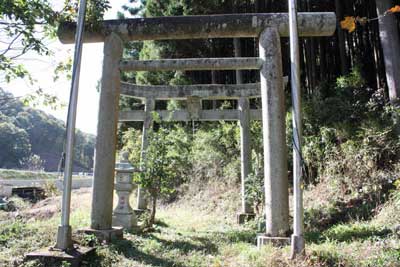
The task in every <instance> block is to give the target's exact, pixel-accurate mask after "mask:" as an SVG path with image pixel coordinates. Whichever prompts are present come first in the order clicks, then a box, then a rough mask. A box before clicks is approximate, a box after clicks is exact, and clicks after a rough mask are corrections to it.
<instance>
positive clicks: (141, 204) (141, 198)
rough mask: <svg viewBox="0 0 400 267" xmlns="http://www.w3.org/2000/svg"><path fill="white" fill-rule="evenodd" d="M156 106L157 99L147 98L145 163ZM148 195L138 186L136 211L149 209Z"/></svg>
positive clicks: (143, 151) (143, 140)
mask: <svg viewBox="0 0 400 267" xmlns="http://www.w3.org/2000/svg"><path fill="white" fill-rule="evenodd" d="M155 106H156V102H155V99H154V98H152V97H149V98H146V100H145V106H144V120H143V130H142V149H141V153H140V160H141V161H142V162H144V161H145V160H146V151H147V147H148V146H149V138H148V137H149V131H150V130H151V128H152V127H153V117H152V112H153V111H154V109H155ZM147 202H148V201H147V194H146V192H145V190H144V189H143V188H142V187H141V186H138V191H137V206H136V210H138V211H139V212H141V211H143V210H146V209H147Z"/></svg>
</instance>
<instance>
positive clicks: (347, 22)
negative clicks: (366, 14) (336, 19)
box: [340, 16, 356, 32]
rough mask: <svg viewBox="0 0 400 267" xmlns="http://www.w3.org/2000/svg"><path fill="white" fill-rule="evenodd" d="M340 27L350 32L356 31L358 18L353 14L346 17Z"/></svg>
mask: <svg viewBox="0 0 400 267" xmlns="http://www.w3.org/2000/svg"><path fill="white" fill-rule="evenodd" d="M340 27H341V28H342V29H344V30H348V31H349V32H354V31H355V29H356V18H355V17H352V16H346V17H344V20H342V21H341V22H340Z"/></svg>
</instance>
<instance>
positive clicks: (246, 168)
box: [233, 38, 255, 224]
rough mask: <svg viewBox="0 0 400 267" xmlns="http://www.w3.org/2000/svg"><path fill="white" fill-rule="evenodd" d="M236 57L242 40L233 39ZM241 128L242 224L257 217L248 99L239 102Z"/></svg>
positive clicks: (239, 75)
mask: <svg viewBox="0 0 400 267" xmlns="http://www.w3.org/2000/svg"><path fill="white" fill-rule="evenodd" d="M233 46H234V50H235V51H234V52H235V57H236V58H238V57H241V56H242V55H241V46H240V39H239V38H234V39H233ZM236 84H243V73H242V71H241V70H236ZM238 109H239V127H240V181H241V186H240V191H241V195H242V210H241V212H240V213H239V214H238V215H237V222H238V223H239V224H242V223H244V222H246V221H248V220H250V219H252V218H254V217H255V214H254V210H253V207H252V205H251V203H250V202H249V200H248V199H247V197H246V180H247V177H248V176H249V174H250V172H251V143H250V140H251V138H250V101H249V99H248V98H247V97H240V98H239V100H238Z"/></svg>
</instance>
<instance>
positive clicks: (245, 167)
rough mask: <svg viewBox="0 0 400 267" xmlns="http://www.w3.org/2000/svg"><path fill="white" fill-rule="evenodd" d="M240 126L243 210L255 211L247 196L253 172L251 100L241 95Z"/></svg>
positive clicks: (239, 106)
mask: <svg viewBox="0 0 400 267" xmlns="http://www.w3.org/2000/svg"><path fill="white" fill-rule="evenodd" d="M238 108H239V126H240V167H241V168H240V171H241V194H242V212H243V213H244V214H246V213H254V210H253V208H252V205H251V203H250V202H249V201H248V199H247V198H246V180H247V177H248V176H249V174H250V172H251V145H250V141H251V136H250V101H249V99H247V98H244V97H241V98H240V99H239V101H238Z"/></svg>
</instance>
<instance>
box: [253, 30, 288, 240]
mask: <svg viewBox="0 0 400 267" xmlns="http://www.w3.org/2000/svg"><path fill="white" fill-rule="evenodd" d="M259 51H260V58H261V59H262V60H263V61H264V64H263V67H262V68H261V71H260V81H261V101H262V122H263V142H264V179H265V183H264V184H265V212H266V235H267V236H271V237H283V236H286V235H287V232H288V230H289V203H288V202H289V192H288V177H287V148H286V132H285V131H286V129H285V115H286V112H285V101H284V98H285V95H284V87H283V79H282V72H283V71H282V56H281V44H280V36H279V32H278V29H276V28H267V29H265V30H264V31H263V32H262V33H261V35H260V38H259Z"/></svg>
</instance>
